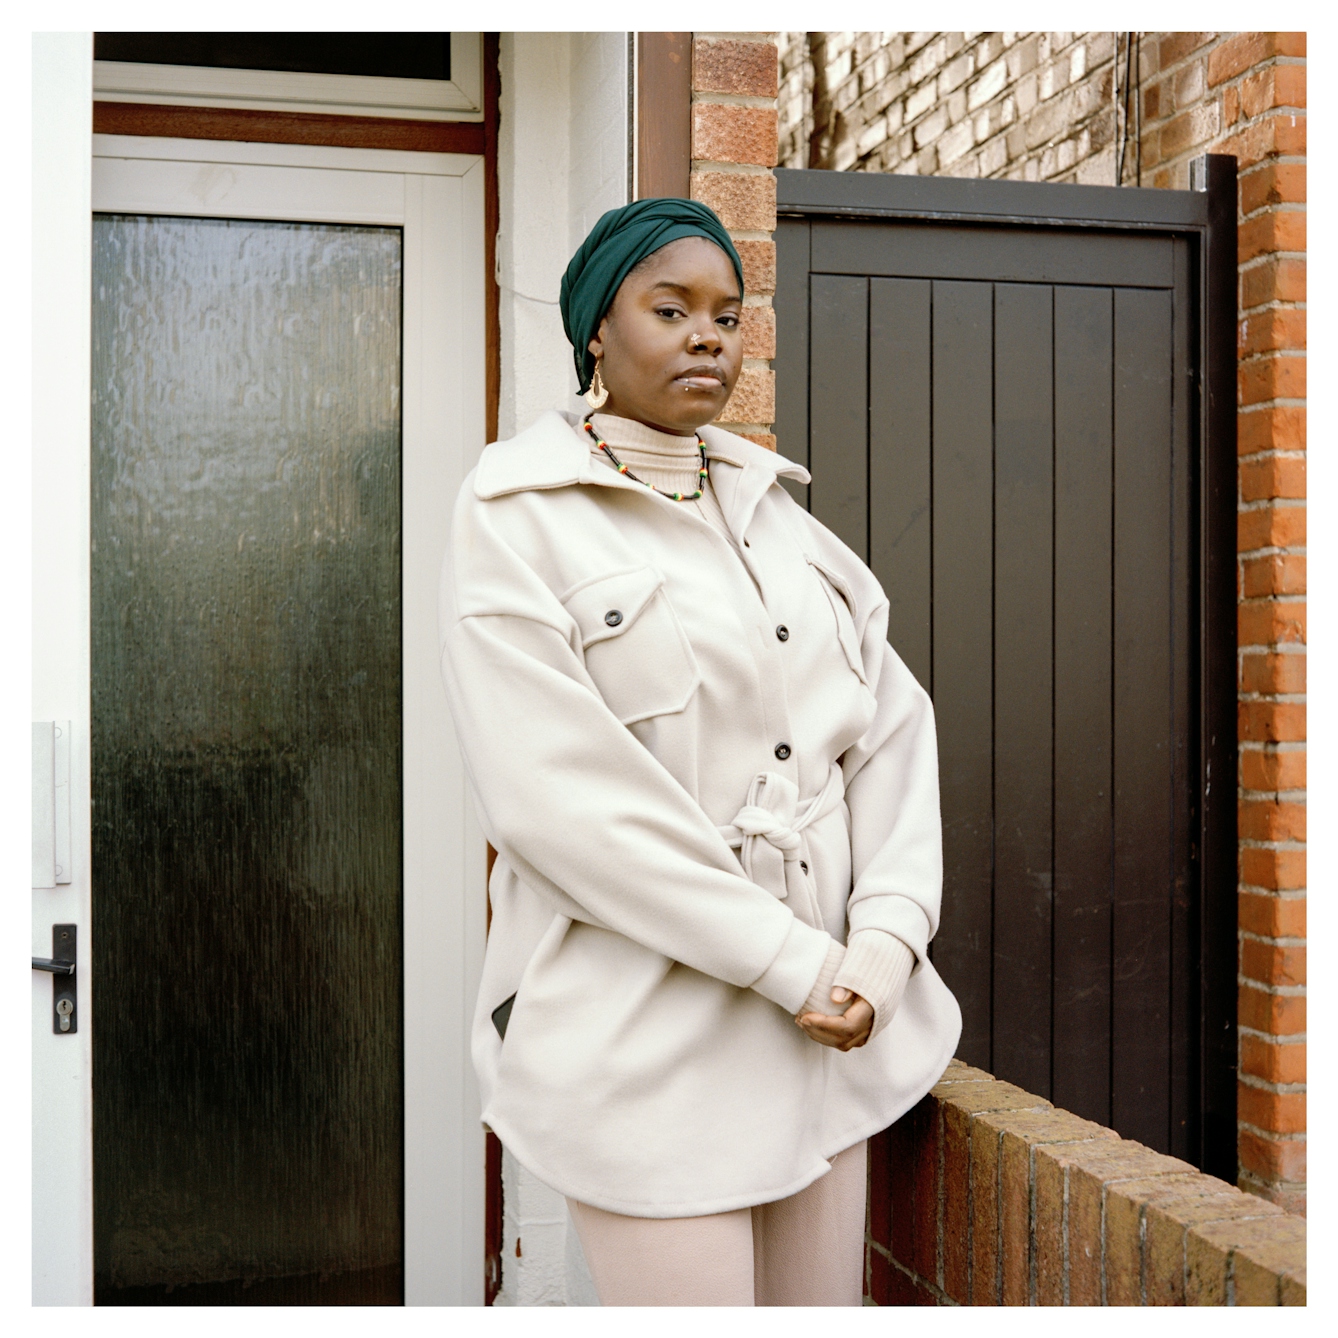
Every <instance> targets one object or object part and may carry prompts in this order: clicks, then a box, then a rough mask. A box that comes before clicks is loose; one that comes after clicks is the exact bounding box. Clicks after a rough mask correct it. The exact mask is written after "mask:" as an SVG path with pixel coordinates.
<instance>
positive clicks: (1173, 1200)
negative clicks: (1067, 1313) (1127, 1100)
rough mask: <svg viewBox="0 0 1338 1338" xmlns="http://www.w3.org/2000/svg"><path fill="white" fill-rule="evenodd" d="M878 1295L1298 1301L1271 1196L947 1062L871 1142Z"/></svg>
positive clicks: (1295, 1266) (872, 1289)
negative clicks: (916, 1100)
mask: <svg viewBox="0 0 1338 1338" xmlns="http://www.w3.org/2000/svg"><path fill="white" fill-rule="evenodd" d="M869 1146H870V1166H869V1187H870V1194H869V1219H868V1236H867V1249H866V1256H865V1258H866V1274H865V1285H866V1295H867V1297H868V1299H869V1300H871V1301H872V1302H873V1303H874V1304H876V1305H1055V1306H1058V1305H1086V1306H1091V1305H1304V1304H1305V1303H1306V1271H1305V1270H1306V1254H1305V1245H1306V1226H1305V1221H1304V1219H1303V1218H1300V1217H1294V1216H1291V1215H1289V1214H1287V1213H1284V1212H1283V1210H1282V1209H1281V1208H1279V1207H1277V1206H1276V1205H1275V1204H1272V1203H1268V1202H1265V1201H1264V1200H1262V1199H1260V1198H1258V1197H1256V1196H1254V1195H1250V1194H1244V1193H1242V1192H1241V1191H1240V1190H1239V1189H1237V1188H1235V1187H1234V1186H1232V1185H1228V1184H1227V1183H1226V1182H1225V1181H1222V1180H1215V1179H1214V1178H1213V1177H1212V1176H1208V1175H1202V1174H1200V1173H1199V1172H1198V1171H1196V1170H1195V1169H1194V1168H1193V1167H1192V1166H1190V1165H1189V1164H1188V1163H1186V1162H1182V1161H1177V1160H1176V1159H1175V1158H1174V1157H1165V1156H1163V1155H1162V1154H1161V1153H1158V1152H1153V1151H1152V1150H1151V1149H1149V1148H1145V1147H1143V1146H1142V1145H1141V1144H1138V1143H1133V1142H1129V1141H1127V1140H1125V1139H1122V1138H1119V1137H1118V1136H1117V1135H1115V1134H1114V1133H1112V1132H1111V1131H1110V1130H1109V1129H1103V1128H1101V1126H1100V1125H1096V1124H1092V1123H1090V1122H1089V1121H1087V1120H1080V1119H1079V1118H1078V1117H1077V1116H1076V1115H1070V1114H1069V1113H1068V1112H1067V1111H1063V1110H1056V1109H1055V1108H1054V1107H1053V1106H1051V1104H1050V1103H1049V1102H1048V1101H1044V1100H1042V1099H1041V1098H1040V1097H1036V1096H1032V1095H1031V1094H1030V1093H1028V1092H1024V1091H1022V1089H1021V1088H1019V1087H1014V1086H1013V1085H1012V1084H1011V1083H1005V1082H995V1081H994V1079H993V1078H991V1077H990V1075H989V1074H988V1073H983V1072H981V1071H980V1070H979V1069H973V1068H968V1067H967V1066H966V1065H965V1064H959V1063H957V1062H956V1061H954V1062H953V1063H952V1064H951V1065H950V1066H949V1068H948V1071H947V1072H946V1073H945V1074H944V1075H943V1079H942V1081H941V1082H939V1084H938V1085H937V1086H936V1087H935V1088H934V1090H933V1091H932V1092H931V1093H930V1094H929V1096H927V1097H926V1098H925V1099H924V1100H923V1101H922V1102H920V1104H919V1105H918V1106H916V1107H915V1108H914V1109H913V1110H912V1111H910V1112H909V1113H908V1114H907V1115H906V1116H905V1117H904V1118H902V1119H901V1120H899V1121H898V1122H897V1123H896V1124H895V1125H893V1126H892V1128H891V1129H887V1130H885V1131H884V1132H883V1133H881V1134H879V1135H878V1136H877V1137H876V1138H874V1139H873V1140H872V1141H871V1142H870V1145H869Z"/></svg>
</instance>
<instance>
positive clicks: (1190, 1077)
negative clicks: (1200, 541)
mask: <svg viewBox="0 0 1338 1338" xmlns="http://www.w3.org/2000/svg"><path fill="white" fill-rule="evenodd" d="M1170 245H1171V246H1172V247H1173V248H1174V251H1173V255H1174V268H1175V288H1174V290H1173V292H1174V302H1175V307H1174V310H1173V312H1172V339H1173V353H1172V381H1171V433H1172V454H1171V479H1172V483H1171V498H1172V501H1171V516H1172V519H1171V647H1172V658H1171V666H1172V670H1171V672H1172V680H1171V681H1172V703H1173V708H1172V709H1173V716H1174V720H1175V729H1174V736H1173V737H1174V740H1175V749H1174V756H1173V768H1174V771H1173V776H1174V780H1173V787H1174V788H1173V791H1172V793H1173V803H1172V807H1171V811H1172V814H1173V817H1174V828H1173V837H1172V850H1173V852H1174V854H1173V859H1174V863H1173V867H1172V871H1171V876H1172V888H1173V892H1172V898H1171V947H1170V952H1171V1020H1170V1030H1171V1093H1170V1103H1171V1104H1170V1123H1171V1144H1170V1147H1169V1149H1168V1151H1169V1152H1170V1153H1171V1154H1172V1155H1173V1156H1176V1157H1184V1158H1186V1159H1187V1160H1193V1161H1197V1160H1198V1158H1199V1156H1200V1155H1201V1153H1200V1149H1201V1148H1202V1146H1203V1145H1202V1141H1201V1138H1202V1134H1201V1130H1200V1127H1199V1126H1200V1119H1199V1092H1198V1083H1197V1078H1196V1073H1195V1070H1196V1068H1197V1065H1198V1063H1199V1062H1200V1058H1199V1054H1198V1049H1199V1047H1198V1045H1197V1044H1196V1036H1195V1032H1196V1030H1197V1027H1198V1021H1199V1008H1198V995H1199V987H1200V982H1201V979H1202V977H1201V976H1200V973H1199V971H1198V970H1197V965H1198V963H1197V958H1198V952H1197V942H1196V936H1197V931H1198V923H1197V922H1198V915H1196V913H1195V912H1196V909H1197V905H1196V903H1198V901H1199V898H1198V886H1197V883H1196V873H1197V869H1196V866H1195V859H1194V855H1193V850H1194V846H1195V841H1194V821H1195V817H1196V814H1195V808H1194V805H1193V804H1192V803H1187V802H1186V801H1185V796H1188V795H1193V794H1196V793H1197V792H1198V787H1199V777H1198V766H1197V759H1196V758H1195V755H1194V719H1193V712H1194V681H1193V673H1194V656H1193V652H1192V650H1191V647H1192V646H1193V645H1194V641H1195V627H1194V604H1195V600H1194V589H1195V575H1196V566H1197V564H1196V563H1195V561H1194V557H1193V548H1192V545H1193V540H1194V536H1193V531H1192V528H1191V516H1192V507H1193V502H1192V500H1191V498H1192V497H1193V479H1194V458H1193V439H1192V435H1191V434H1192V429H1191V423H1192V422H1193V406H1194V359H1193V354H1192V352H1191V348H1192V345H1191V340H1192V339H1193V337H1194V322H1193V320H1192V319H1191V316H1190V313H1191V311H1192V310H1193V306H1192V304H1193V284H1192V278H1191V274H1192V268H1191V267H1192V265H1193V255H1192V252H1191V249H1190V244H1189V242H1188V241H1187V240H1186V239H1185V238H1183V237H1178V238H1176V239H1175V240H1174V241H1172V242H1171V243H1170Z"/></svg>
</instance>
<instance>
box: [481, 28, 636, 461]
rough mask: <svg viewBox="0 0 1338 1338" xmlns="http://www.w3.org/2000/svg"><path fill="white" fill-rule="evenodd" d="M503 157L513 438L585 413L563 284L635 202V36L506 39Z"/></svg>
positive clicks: (505, 361)
mask: <svg viewBox="0 0 1338 1338" xmlns="http://www.w3.org/2000/svg"><path fill="white" fill-rule="evenodd" d="M501 67H502V68H501V77H502V106H501V127H500V143H499V153H498V194H499V197H500V200H499V203H500V214H501V217H500V220H499V222H500V228H499V233H498V245H497V278H498V282H499V284H500V286H501V290H502V291H501V301H500V315H501V333H502V384H501V403H500V405H499V406H498V435H499V436H500V437H501V438H502V439H503V440H505V439H506V438H507V437H510V436H513V435H514V434H515V433H517V432H519V431H520V430H521V429H522V428H525V427H528V426H529V424H530V423H532V422H533V421H534V420H535V419H536V418H537V417H538V416H539V415H540V414H541V413H543V412H544V411H545V410H546V409H553V408H566V409H575V408H577V407H578V405H579V404H580V401H579V400H577V399H575V398H574V392H575V389H576V373H575V369H574V366H573V364H572V353H571V346H570V345H569V344H568V343H567V340H566V337H565V336H564V335H563V333H562V317H561V315H560V314H559V313H558V306H557V298H558V285H559V284H560V283H561V281H562V273H563V271H564V270H565V269H566V268H567V262H568V261H569V260H570V259H571V255H572V252H573V251H575V249H576V248H577V246H579V245H580V243H581V241H582V240H584V238H585V235H586V233H587V232H589V230H590V229H591V227H592V226H593V225H594V223H595V222H596V220H597V219H598V218H599V216H600V214H602V213H603V212H604V211H605V210H606V209H614V208H616V207H617V206H618V205H621V204H626V203H627V34H626V33H503V34H502V38H501Z"/></svg>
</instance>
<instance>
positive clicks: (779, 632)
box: [776, 623, 790, 641]
mask: <svg viewBox="0 0 1338 1338" xmlns="http://www.w3.org/2000/svg"><path fill="white" fill-rule="evenodd" d="M789 639H790V629H789V628H788V627H786V625H785V624H784V623H781V625H780V626H779V627H778V628H776V640H777V641H788V640H789Z"/></svg>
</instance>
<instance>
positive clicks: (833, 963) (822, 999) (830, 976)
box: [799, 939, 849, 1017]
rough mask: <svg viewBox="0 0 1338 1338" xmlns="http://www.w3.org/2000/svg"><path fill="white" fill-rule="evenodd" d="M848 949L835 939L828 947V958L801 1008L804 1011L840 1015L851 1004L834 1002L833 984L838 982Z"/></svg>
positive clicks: (801, 1011) (828, 1015)
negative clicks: (839, 971) (838, 972)
mask: <svg viewBox="0 0 1338 1338" xmlns="http://www.w3.org/2000/svg"><path fill="white" fill-rule="evenodd" d="M845 955H846V950H845V949H844V948H843V947H842V946H841V945H840V944H839V943H838V942H837V941H836V940H835V939H833V940H832V945H831V947H830V948H828V949H827V959H826V961H824V962H823V964H822V970H821V971H819V972H818V978H817V980H815V981H814V982H813V988H812V989H811V990H809V992H808V998H807V999H805V1000H804V1006H803V1007H802V1008H801V1009H800V1010H799V1012H800V1014H801V1015H802V1014H804V1013H822V1014H823V1015H824V1016H825V1017H840V1016H841V1014H842V1013H844V1012H845V1011H846V1008H847V1007H848V1006H849V1005H847V1004H834V1003H833V1002H832V986H833V985H834V984H835V983H836V973H837V971H838V970H839V969H840V967H841V962H842V960H843V959H844V958H845Z"/></svg>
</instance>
